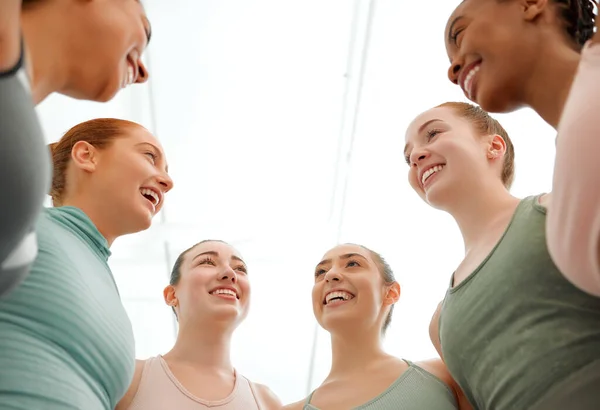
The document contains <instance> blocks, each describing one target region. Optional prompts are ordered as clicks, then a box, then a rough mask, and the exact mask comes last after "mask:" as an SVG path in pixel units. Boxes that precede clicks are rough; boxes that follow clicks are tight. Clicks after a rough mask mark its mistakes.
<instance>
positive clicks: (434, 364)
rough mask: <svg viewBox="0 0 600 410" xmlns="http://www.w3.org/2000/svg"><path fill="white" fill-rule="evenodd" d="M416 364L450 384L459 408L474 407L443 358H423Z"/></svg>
mask: <svg viewBox="0 0 600 410" xmlns="http://www.w3.org/2000/svg"><path fill="white" fill-rule="evenodd" d="M415 364H416V365H417V366H419V367H420V368H422V369H423V370H425V371H427V372H429V373H431V374H432V375H434V376H435V377H437V378H438V379H439V380H441V381H442V382H443V383H444V384H445V385H446V386H448V388H450V390H452V393H453V394H454V397H455V399H456V401H457V403H458V408H459V409H460V410H471V409H472V407H471V405H470V404H469V401H468V400H467V398H466V397H465V394H464V393H463V391H462V389H461V388H460V387H459V385H458V383H456V381H455V380H454V378H453V377H452V375H451V374H450V372H449V371H448V368H447V367H446V364H445V363H444V362H443V361H442V360H440V359H430V360H423V361H420V362H415Z"/></svg>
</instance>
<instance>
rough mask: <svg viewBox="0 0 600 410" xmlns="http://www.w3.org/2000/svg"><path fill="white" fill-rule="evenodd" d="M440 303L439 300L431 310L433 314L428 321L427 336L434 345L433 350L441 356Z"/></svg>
mask: <svg viewBox="0 0 600 410" xmlns="http://www.w3.org/2000/svg"><path fill="white" fill-rule="evenodd" d="M442 303H443V302H440V303H439V304H438V306H437V308H436V309H435V312H433V316H432V317H431V322H429V338H430V339H431V343H432V344H433V346H434V347H435V350H436V351H437V352H438V354H439V355H440V357H442V347H441V344H440V330H439V329H440V314H441V312H442Z"/></svg>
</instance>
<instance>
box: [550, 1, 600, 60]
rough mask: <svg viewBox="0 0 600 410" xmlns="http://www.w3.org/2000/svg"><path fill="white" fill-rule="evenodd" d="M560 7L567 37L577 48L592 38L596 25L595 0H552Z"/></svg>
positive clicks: (596, 6) (596, 3)
mask: <svg viewBox="0 0 600 410" xmlns="http://www.w3.org/2000/svg"><path fill="white" fill-rule="evenodd" d="M553 1H554V3H556V4H557V6H558V8H559V9H560V17H561V18H562V20H563V21H564V23H565V29H566V30H567V33H568V34H569V37H570V38H571V39H572V40H573V41H574V42H575V44H577V45H578V46H579V49H581V48H582V47H583V45H584V44H585V43H586V42H587V41H588V40H589V39H591V38H592V36H593V35H594V28H595V26H596V13H597V11H596V12H594V9H597V8H598V1H597V0H553Z"/></svg>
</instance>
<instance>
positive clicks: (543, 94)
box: [524, 41, 581, 129]
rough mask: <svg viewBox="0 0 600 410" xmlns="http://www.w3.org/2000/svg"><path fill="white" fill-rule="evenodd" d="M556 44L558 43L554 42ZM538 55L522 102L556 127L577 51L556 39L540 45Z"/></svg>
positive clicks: (569, 88)
mask: <svg viewBox="0 0 600 410" xmlns="http://www.w3.org/2000/svg"><path fill="white" fill-rule="evenodd" d="M558 44H560V42H558ZM540 47H542V50H540V57H541V58H538V62H537V64H536V66H535V67H534V69H533V70H532V74H531V77H530V78H528V81H527V84H528V87H527V88H526V90H525V96H524V98H525V103H526V104H527V105H528V106H530V107H531V108H533V109H534V110H535V111H536V112H537V113H538V114H539V115H540V116H541V117H542V118H543V119H544V121H546V122H547V123H548V124H550V125H551V126H552V127H554V128H555V129H556V128H558V123H559V121H560V116H561V114H562V111H563V107H564V105H565V102H566V101H567V97H568V96H569V91H570V90H571V84H572V83H573V79H574V77H575V74H576V72H577V67H578V65H579V61H580V59H581V54H579V53H578V52H577V51H575V50H573V49H571V48H569V47H567V46H566V45H565V46H557V43H556V42H551V41H544V42H542V43H541V44H540Z"/></svg>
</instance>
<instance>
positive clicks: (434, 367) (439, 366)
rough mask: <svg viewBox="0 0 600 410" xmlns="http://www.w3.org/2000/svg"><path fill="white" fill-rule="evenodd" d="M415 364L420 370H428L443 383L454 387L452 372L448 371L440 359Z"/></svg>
mask: <svg viewBox="0 0 600 410" xmlns="http://www.w3.org/2000/svg"><path fill="white" fill-rule="evenodd" d="M415 364H416V365H417V366H419V367H420V368H422V369H423V370H426V371H427V372H429V373H431V374H432V375H434V376H435V377H437V378H438V379H440V380H441V381H442V382H444V383H445V384H447V385H448V386H449V387H453V385H454V384H455V382H454V379H452V376H450V372H449V371H448V369H447V368H446V365H445V364H444V362H443V361H442V360H440V359H429V360H422V361H419V362H415Z"/></svg>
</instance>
